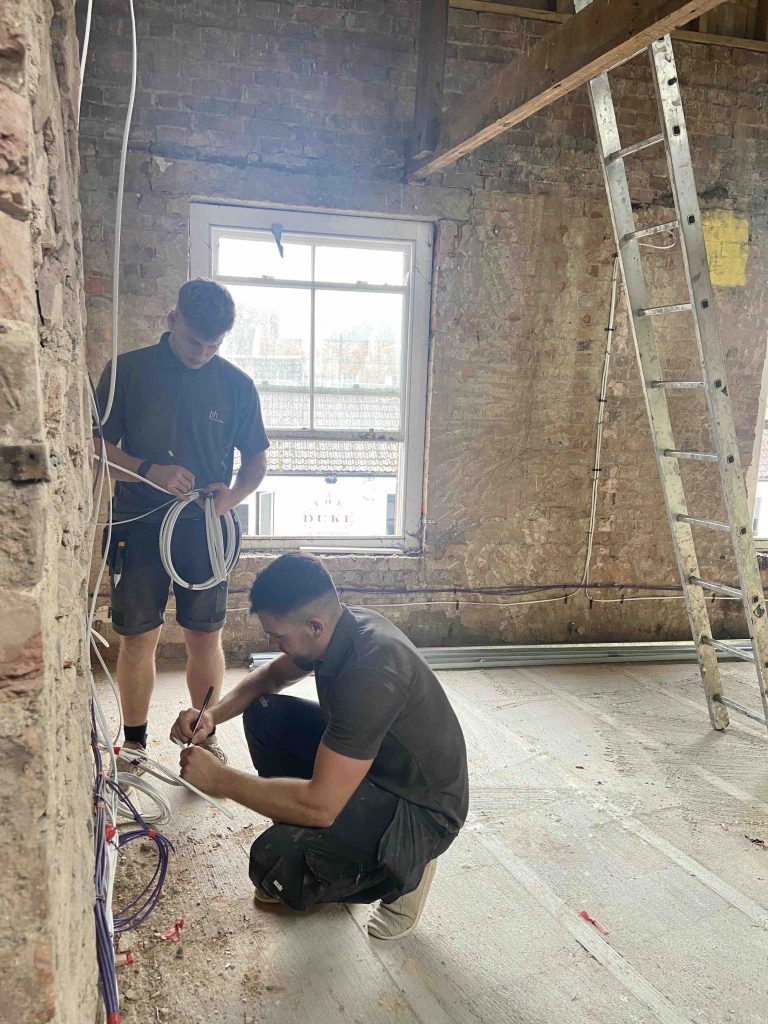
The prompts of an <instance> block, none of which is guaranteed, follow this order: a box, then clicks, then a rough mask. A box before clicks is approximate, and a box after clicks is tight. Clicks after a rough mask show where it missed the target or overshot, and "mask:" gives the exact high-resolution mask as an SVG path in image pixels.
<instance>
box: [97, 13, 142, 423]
mask: <svg viewBox="0 0 768 1024" xmlns="http://www.w3.org/2000/svg"><path fill="white" fill-rule="evenodd" d="M128 7H129V9H130V15H131V43H132V50H131V91H130V95H129V97H128V109H127V111H126V114H125V124H124V126H123V141H122V146H121V149H120V168H119V170H118V177H117V206H116V209H115V245H114V251H113V256H112V365H111V369H110V375H109V396H108V398H107V404H106V408H105V410H104V415H103V416H102V419H101V422H102V424H104V423H106V422H107V420H108V419H109V414H110V413H111V412H112V402H113V401H114V398H115V381H116V379H117V352H118V317H119V300H120V235H121V232H122V227H123V193H124V191H125V165H126V161H127V158H128V136H129V135H130V131H131V121H132V119H133V103H134V100H135V98H136V77H137V66H138V48H137V45H136V15H135V13H134V10H133V0H128Z"/></svg>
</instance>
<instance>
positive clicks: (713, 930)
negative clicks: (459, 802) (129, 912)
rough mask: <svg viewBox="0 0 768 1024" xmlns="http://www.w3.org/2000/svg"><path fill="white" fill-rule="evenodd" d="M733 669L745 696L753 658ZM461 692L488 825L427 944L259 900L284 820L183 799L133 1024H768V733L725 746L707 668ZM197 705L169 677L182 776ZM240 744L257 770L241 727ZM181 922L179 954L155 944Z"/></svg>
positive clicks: (328, 912) (135, 972)
mask: <svg viewBox="0 0 768 1024" xmlns="http://www.w3.org/2000/svg"><path fill="white" fill-rule="evenodd" d="M726 672H727V673H728V674H729V678H728V686H729V692H731V694H732V695H733V696H734V699H739V700H741V699H743V700H745V701H746V696H747V695H748V694H749V692H750V677H749V668H748V666H743V667H742V666H735V667H734V668H733V669H730V667H728V668H727V669H726ZM239 676H240V673H237V672H232V673H229V675H228V682H227V684H226V685H232V684H234V682H236V680H237V678H239ZM731 677H732V678H731ZM441 679H442V681H443V684H444V686H445V688H446V690H447V692H448V694H449V697H450V698H451V700H452V702H453V704H454V707H455V708H456V711H457V714H458V715H459V718H460V720H461V722H462V726H463V728H464V731H465V736H466V738H467V746H468V752H469V760H470V773H471V808H470V819H469V821H468V824H467V826H466V828H465V830H464V831H463V833H462V835H461V837H460V838H459V839H458V840H457V842H456V843H455V844H454V845H453V846H452V847H451V849H450V850H449V851H448V853H447V854H446V855H445V856H444V857H443V858H441V861H440V864H439V868H438V873H437V877H436V881H435V883H434V886H433V890H432V893H431V895H430V899H429V903H428V905H427V909H426V911H425V915H424V918H423V920H422V923H421V925H420V927H419V929H418V930H417V931H416V932H415V933H414V935H413V936H411V937H409V938H408V939H406V940H404V941H403V942H400V943H377V942H375V941H374V940H371V939H369V938H368V936H367V933H366V932H365V922H366V920H367V916H368V913H369V910H368V908H365V907H351V908H345V907H323V908H318V909H317V910H315V911H314V912H312V913H311V914H308V915H304V916H299V915H293V914H290V913H288V912H286V911H284V910H283V909H282V908H277V909H273V908H266V909H265V908H263V907H262V906H255V905H254V903H253V901H252V887H251V883H250V881H249V879H248V874H247V867H248V852H249V847H250V844H251V843H252V842H253V840H254V838H255V837H256V836H257V835H258V834H259V832H260V831H261V830H263V829H264V828H266V827H267V826H268V824H269V823H268V822H267V821H265V820H264V819H263V818H260V817H259V816H258V815H254V814H252V813H251V812H249V811H246V810H245V809H243V808H236V807H234V806H233V805H230V807H232V809H233V811H234V814H235V818H234V820H230V819H227V818H225V817H224V816H223V815H222V814H220V813H219V812H217V811H215V810H213V809H212V808H210V807H209V806H208V805H205V804H203V803H202V802H201V801H200V800H198V799H197V798H195V797H194V796H191V795H189V794H187V793H186V792H182V791H180V790H176V789H174V790H171V789H166V790H164V792H165V793H166V795H169V797H170V799H171V802H172V805H173V808H174V820H173V822H172V823H171V824H170V825H169V826H167V827H166V830H165V831H166V833H167V835H168V836H169V838H170V839H171V840H172V841H173V842H174V845H175V848H176V852H175V855H174V857H173V859H172V864H171V870H170V873H169V881H168V885H167V888H166V892H165V894H164V896H163V898H162V900H161V902H160V905H159V907H158V909H157V910H156V912H155V914H154V915H153V918H152V919H151V920H150V922H147V924H146V925H144V926H142V929H141V930H140V932H139V934H138V935H137V936H136V937H134V938H132V939H131V942H130V943H127V945H133V946H134V947H135V948H136V949H137V951H138V953H139V962H138V963H137V965H136V967H134V968H132V969H130V970H128V969H126V970H121V972H120V983H121V989H122V990H123V992H124V994H126V995H128V996H129V998H127V999H126V1000H125V1001H124V1010H125V1014H124V1020H125V1021H126V1024H138V1022H141V1024H146V1022H147V1021H159V1022H162V1021H171V1020H174V1019H179V1018H183V1019H184V1020H185V1021H187V1022H189V1024H196V1022H199V1024H208V1022H216V1024H219V1022H221V1024H256V1022H258V1024H288V1022H291V1024H293V1022H296V1024H299V1022H301V1024H332V1022H333V1024H336V1022H338V1024H352V1022H355V1024H356V1022H360V1024H363V1022H365V1024H369V1022H371V1024H387V1022H395V1021H396V1022H403V1024H491V1022H494V1024H497V1022H501V1024H507V1022H509V1024H545V1022H546V1024H551V1022H552V1021H553V1020H559V1021H565V1022H567V1024H582V1022H583V1024H587V1022H589V1024H651V1022H654V1021H661V1022H662V1024H685V1022H689V1024H694V1022H695V1024H723V1022H734V1024H758V1022H759V1024H766V1022H767V1021H768V1010H766V1007H767V1006H768V980H767V979H766V972H765V963H766V962H768V909H766V908H768V851H766V850H763V849H761V848H760V847H758V846H756V845H754V844H752V843H750V842H749V840H748V839H745V838H744V833H745V832H746V833H747V834H748V835H750V836H753V837H762V838H764V839H766V840H767V841H768V807H767V806H766V799H767V798H768V758H766V754H768V733H765V732H764V731H762V730H761V729H760V727H759V726H757V725H756V724H755V723H746V724H745V723H743V722H742V721H740V720H737V719H735V717H734V725H733V726H732V727H731V728H730V729H729V730H728V731H727V732H726V733H725V734H718V735H716V734H714V733H713V732H712V731H711V730H710V728H709V720H708V717H707V714H706V709H705V707H704V702H703V698H702V696H701V686H700V683H699V681H698V676H697V673H696V670H695V668H694V667H692V666H688V665H680V664H672V665H663V666H661V665H635V666H619V665H609V666H573V667H566V666H557V667H541V668H533V669H500V670H483V671H477V672H445V673H441ZM751 685H752V690H753V691H754V684H753V683H752V684H751ZM104 692H105V702H106V703H107V704H109V698H108V697H107V696H106V690H105V691H104ZM312 692H313V688H312V685H311V683H304V684H302V687H301V689H300V690H298V691H297V693H298V694H299V695H303V696H311V695H312ZM752 696H753V697H754V692H753V694H752ZM186 703H187V701H186V697H185V686H184V682H183V675H182V674H181V673H180V672H179V671H178V670H168V671H163V672H161V673H160V677H159V682H158V689H157V693H156V697H155V701H154V705H153V711H152V733H151V742H152V753H153V755H154V756H156V757H158V758H159V759H161V760H163V762H164V763H166V764H168V765H169V766H170V765H175V764H176V762H177V759H178V752H177V750H176V748H174V747H173V746H172V745H171V744H170V742H169V741H168V740H167V739H166V738H165V737H167V733H168V730H169V728H170V725H171V722H172V721H173V719H174V718H175V716H176V714H177V713H178V711H179V710H180V709H181V708H182V707H185V706H186ZM220 741H221V743H222V745H223V746H224V747H225V749H226V750H227V751H228V753H229V754H230V758H231V760H232V762H233V763H235V764H236V765H237V766H238V767H243V768H247V767H248V766H249V761H248V752H247V746H246V744H245V740H244V737H243V734H242V729H241V726H240V724H239V723H226V724H225V725H224V726H223V727H221V729H220ZM151 856H152V855H151V852H149V853H144V854H141V853H138V854H137V856H136V857H135V858H134V863H132V864H124V865H123V868H124V870H125V873H126V877H127V878H128V879H129V880H135V879H138V878H140V877H142V872H146V871H147V870H148V868H149V866H150V862H151ZM582 909H584V910H587V911H588V912H589V913H590V914H591V915H592V916H593V917H594V918H596V919H598V920H599V921H600V922H601V923H602V924H604V925H605V926H606V927H607V928H608V931H609V934H608V935H607V936H603V935H601V934H600V933H599V932H598V931H597V929H595V928H594V926H593V925H591V924H589V923H588V922H586V921H584V920H582V919H581V918H580V917H579V911H580V910H582ZM181 916H183V917H184V919H185V926H184V931H183V942H182V944H181V946H182V955H181V956H179V955H178V947H176V946H174V945H173V944H172V943H168V942H164V941H163V940H161V939H160V938H159V937H158V934H157V933H158V932H159V931H160V930H161V928H164V927H167V926H168V924H170V923H171V922H172V921H173V920H175V919H176V918H177V917H181ZM123 948H125V947H123Z"/></svg>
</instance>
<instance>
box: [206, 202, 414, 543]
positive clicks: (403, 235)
mask: <svg viewBox="0 0 768 1024" xmlns="http://www.w3.org/2000/svg"><path fill="white" fill-rule="evenodd" d="M275 225H279V226H280V227H281V229H282V230H283V231H284V232H285V233H286V234H287V233H293V234H300V235H309V236H319V237H320V238H323V239H328V240H329V241H331V242H332V241H333V239H339V238H343V239H345V240H346V239H349V240H356V241H360V242H369V243H375V244H376V245H378V246H381V245H382V244H384V245H386V243H387V242H392V243H398V244H402V243H403V242H406V243H409V244H410V246H411V273H410V280H409V282H408V284H407V290H406V294H407V296H408V300H409V301H408V302H406V303H405V304H404V305H405V307H406V308H405V311H404V334H403V338H404V352H403V360H404V365H403V371H404V372H403V375H402V381H403V385H402V403H401V428H400V430H399V431H397V432H392V433H389V432H381V433H378V432H377V433H376V434H375V435H374V436H371V434H370V433H365V432H362V431H317V430H316V431H314V432H312V433H311V434H310V433H309V431H307V436H308V437H311V438H312V439H315V440H317V439H327V440H343V439H349V440H353V441H355V440H356V441H362V440H368V441H371V440H376V441H397V442H398V443H402V460H401V466H400V473H399V483H400V494H399V496H398V497H399V501H398V504H399V505H400V507H401V510H402V511H401V514H400V517H399V518H400V530H399V532H398V533H397V534H395V535H390V536H382V537H320V536H313V537H264V538H260V537H257V536H254V535H249V536H248V537H247V538H245V546H246V547H248V548H250V549H251V550H264V549H270V548H271V549H275V548H296V547H297V546H298V547H302V548H308V549H310V550H332V551H336V550H338V551H345V550H346V551H349V550H355V551H357V550H366V549H371V550H372V551H376V550H377V549H380V548H385V549H388V550H394V551H403V552H408V553H413V552H415V551H420V550H421V547H422V534H423V512H422V496H423V488H424V456H425V442H426V414H427V378H428V363H429V312H430V297H431V280H432V248H433V239H434V225H433V224H432V223H431V222H425V221H415V220H394V219H392V218H384V217H371V216H358V215H356V214H346V213H345V214H336V213H318V212H316V211H306V212H303V211H298V210H285V209H279V208H275V207H254V206H234V205H225V204H221V203H207V202H193V203H191V204H190V216H189V243H190V245H189V250H190V274H191V276H192V277H204V278H213V279H215V280H219V281H221V283H222V284H224V285H226V284H228V283H230V284H244V285H251V284H252V283H253V281H252V280H248V279H246V278H228V277H223V276H222V277H215V274H214V271H215V267H214V265H213V264H214V256H215V252H216V247H215V238H216V234H217V230H219V229H222V228H224V229H230V230H231V229H234V230H242V231H246V232H247V231H267V232H271V231H272V229H273V227H274V226H275ZM270 280H271V279H270ZM280 283H281V284H282V282H280ZM338 290H340V291H350V290H351V291H355V290H362V289H361V287H360V286H355V285H345V284H340V285H338ZM368 290H370V291H387V290H392V289H387V288H386V287H379V286H373V285H372V286H370V288H369V289H368ZM269 433H270V436H271V437H274V438H280V437H281V436H283V437H284V436H285V435H286V434H289V435H290V438H291V439H295V438H296V437H297V435H298V434H299V433H300V431H298V430H292V431H283V430H272V431H269Z"/></svg>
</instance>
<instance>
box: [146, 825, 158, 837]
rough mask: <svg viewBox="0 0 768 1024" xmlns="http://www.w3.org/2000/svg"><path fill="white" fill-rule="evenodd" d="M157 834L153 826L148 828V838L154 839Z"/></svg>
mask: <svg viewBox="0 0 768 1024" xmlns="http://www.w3.org/2000/svg"><path fill="white" fill-rule="evenodd" d="M156 836H157V832H155V830H154V829H153V828H151V829H149V830H148V832H147V839H154V838H155V837H156Z"/></svg>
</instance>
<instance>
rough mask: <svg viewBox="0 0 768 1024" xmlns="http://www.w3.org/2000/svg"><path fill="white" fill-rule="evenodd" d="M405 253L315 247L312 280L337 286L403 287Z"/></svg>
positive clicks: (386, 250)
mask: <svg viewBox="0 0 768 1024" xmlns="http://www.w3.org/2000/svg"><path fill="white" fill-rule="evenodd" d="M406 266H407V261H406V252H404V251H403V250H402V249H401V250H399V251H398V250H396V249H394V250H393V249H377V248H370V249H365V248H350V247H348V246H346V245H345V246H340V245H318V246H316V248H315V280H316V281H328V282H329V283H339V284H387V285H395V286H398V287H402V286H403V285H404V284H405V274H406Z"/></svg>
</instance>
